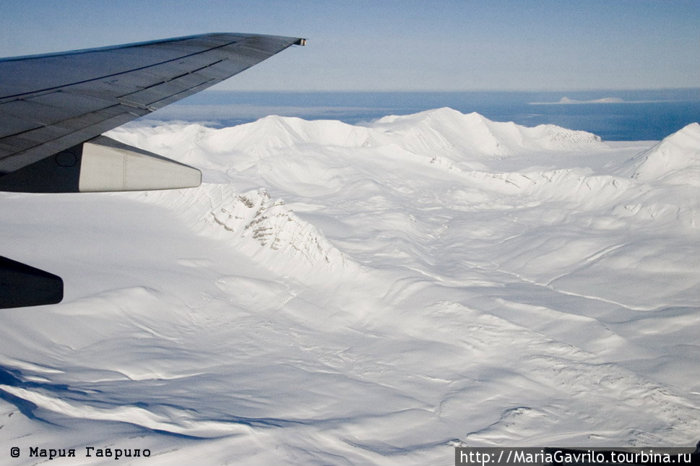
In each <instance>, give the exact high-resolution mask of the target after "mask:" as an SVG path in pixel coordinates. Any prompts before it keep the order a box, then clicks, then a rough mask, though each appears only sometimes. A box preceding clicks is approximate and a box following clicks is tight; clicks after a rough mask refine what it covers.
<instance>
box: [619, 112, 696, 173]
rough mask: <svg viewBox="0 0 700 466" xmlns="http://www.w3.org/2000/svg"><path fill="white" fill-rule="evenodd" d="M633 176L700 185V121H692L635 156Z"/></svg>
mask: <svg viewBox="0 0 700 466" xmlns="http://www.w3.org/2000/svg"><path fill="white" fill-rule="evenodd" d="M632 165H633V166H634V167H635V171H634V173H633V174H632V177H633V178H636V179H638V180H642V181H649V180H653V179H658V180H663V181H665V182H667V183H672V184H691V185H695V186H700V124H698V123H691V124H689V125H687V126H686V127H684V128H683V129H681V130H679V131H677V132H675V133H673V134H671V135H670V136H667V137H666V138H664V140H663V141H661V142H660V143H658V144H657V145H655V146H654V147H652V148H651V149H649V150H648V151H646V152H643V153H641V154H639V155H638V156H637V157H635V158H634V159H633V160H632Z"/></svg>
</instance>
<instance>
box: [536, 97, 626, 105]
mask: <svg viewBox="0 0 700 466" xmlns="http://www.w3.org/2000/svg"><path fill="white" fill-rule="evenodd" d="M623 103H625V101H624V100H623V99H621V98H619V97H603V98H602V99H593V100H577V99H570V98H568V97H562V98H561V99H559V101H558V102H531V104H533V105H574V104H623Z"/></svg>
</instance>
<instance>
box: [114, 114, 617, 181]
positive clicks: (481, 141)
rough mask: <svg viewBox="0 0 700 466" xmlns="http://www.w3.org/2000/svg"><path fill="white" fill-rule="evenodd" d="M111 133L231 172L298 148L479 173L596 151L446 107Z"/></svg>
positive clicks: (542, 128) (573, 134) (576, 136)
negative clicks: (360, 117)
mask: <svg viewBox="0 0 700 466" xmlns="http://www.w3.org/2000/svg"><path fill="white" fill-rule="evenodd" d="M111 134H112V136H113V137H115V138H117V139H119V140H122V141H124V142H126V143H129V144H134V145H137V146H139V147H143V148H147V149H148V148H150V149H153V150H157V149H161V150H162V149H163V147H166V148H167V149H168V153H169V154H170V156H173V157H175V158H177V159H178V160H181V161H183V162H186V163H193V164H204V167H206V166H207V165H211V163H212V155H213V156H214V158H215V159H216V157H217V155H218V154H221V155H224V156H228V162H229V163H230V164H233V166H235V167H238V168H240V167H243V166H250V165H251V164H253V163H255V160H256V159H259V158H260V157H264V156H265V155H267V154H269V153H270V152H274V151H278V150H284V149H289V148H291V147H299V146H305V147H314V146H324V147H329V146H330V147H340V148H345V149H366V148H375V149H376V148H381V147H384V148H394V149H395V150H397V151H405V152H408V153H410V154H414V155H419V156H421V157H424V158H425V157H427V158H428V160H432V159H434V157H435V156H439V157H440V158H442V159H449V161H450V162H451V163H454V164H457V165H460V166H462V167H464V168H481V167H482V165H481V162H483V161H484V160H482V159H483V158H484V157H486V160H488V159H489V158H492V157H503V156H509V155H516V154H522V153H532V152H537V151H539V152H541V151H572V150H573V151H582V150H586V149H593V148H601V147H603V145H602V142H601V140H600V137H598V136H596V135H594V134H591V133H588V132H585V131H573V130H569V129H566V128H562V127H559V126H554V125H539V126H536V127H534V128H529V127H525V126H521V125H517V124H515V123H513V122H506V123H502V122H494V121H491V120H489V119H487V118H485V117H484V116H482V115H480V114H478V113H470V114H463V113H460V112H459V111H457V110H453V109H450V108H440V109H434V110H427V111H424V112H420V113H416V114H413V115H405V116H387V117H384V118H381V119H379V120H377V121H374V122H372V123H369V124H367V125H366V126H356V125H349V124H346V123H342V122H340V121H333V120H316V121H307V120H302V119H300V118H294V117H281V116H275V115H272V116H267V117H264V118H261V119H260V120H257V121H255V122H252V123H247V124H243V125H239V126H234V127H230V128H222V129H212V128H205V127H202V126H201V125H196V124H192V125H182V124H173V125H165V126H161V127H157V128H138V127H136V128H133V127H127V128H122V129H117V130H114V131H112V132H111ZM204 154H206V156H205V155H204ZM222 162H223V161H222ZM198 166H199V165H198Z"/></svg>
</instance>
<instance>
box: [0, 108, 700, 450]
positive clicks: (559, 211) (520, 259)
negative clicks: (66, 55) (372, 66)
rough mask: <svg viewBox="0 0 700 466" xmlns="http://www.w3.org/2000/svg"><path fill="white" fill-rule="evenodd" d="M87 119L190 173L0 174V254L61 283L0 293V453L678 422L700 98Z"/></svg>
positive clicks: (697, 277) (514, 438) (685, 406)
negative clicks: (607, 137) (76, 187)
mask: <svg viewBox="0 0 700 466" xmlns="http://www.w3.org/2000/svg"><path fill="white" fill-rule="evenodd" d="M111 136H112V137H114V138H117V139H120V140H122V141H124V142H126V143H128V144H132V145H136V146H139V147H142V148H144V149H147V150H150V151H153V152H157V153H161V154H163V155H167V156H169V157H172V158H175V159H177V160H180V161H182V162H185V163H189V164H192V165H195V166H198V167H201V168H202V169H203V170H204V179H205V183H204V184H203V185H202V186H201V187H200V188H197V189H191V190H182V191H171V192H149V193H129V194H111V195H104V194H88V195H80V196H72V195H59V196H44V195H22V194H9V193H3V194H1V195H0V198H1V199H2V202H3V206H4V208H5V210H6V212H7V214H6V218H7V219H8V221H7V222H5V223H4V224H3V225H2V226H0V235H2V236H1V240H2V244H3V245H5V249H6V251H4V252H3V254H5V255H8V256H10V257H13V258H15V259H18V260H21V261H22V262H26V263H31V264H34V265H37V266H39V267H41V268H44V269H47V270H51V271H53V272H55V273H59V274H60V275H62V276H63V277H64V280H65V281H66V292H67V295H66V299H65V300H64V302H63V303H62V304H60V305H57V306H53V307H44V308H33V309H23V310H21V311H19V310H3V311H0V312H1V313H2V318H3V321H4V322H5V325H4V326H3V328H2V329H0V345H1V346H2V352H0V398H2V400H3V401H0V425H1V426H3V428H2V429H0V440H1V442H2V445H3V447H2V448H5V451H7V450H9V448H11V447H13V446H18V447H20V448H21V451H22V452H23V455H22V456H21V457H20V458H19V459H16V460H13V462H14V463H13V464H33V463H35V462H36V461H37V458H30V457H29V456H28V452H29V448H30V447H32V446H36V447H44V448H50V447H53V448H61V447H62V448H77V449H78V454H79V455H82V454H83V452H84V449H85V447H86V446H95V447H108V446H109V447H111V448H141V449H144V448H148V449H150V451H151V452H152V456H151V461H152V460H153V459H154V457H157V458H158V459H159V461H161V462H162V463H168V462H171V461H173V460H174V459H177V460H178V461H185V460H188V459H191V460H192V461H195V460H201V458H207V459H208V461H210V462H212V463H223V462H226V461H229V462H233V461H240V462H243V463H246V464H269V463H270V462H272V461H280V460H282V461H287V462H293V463H304V464H329V463H332V464H338V463H349V464H357V463H362V464H366V463H370V464H396V463H397V462H401V463H402V464H404V463H405V464H426V463H450V462H451V461H452V458H453V455H454V452H453V447H454V446H455V445H508V446H512V445H537V446H544V445H553V444H558V445H561V444H566V445H580V446H599V445H620V446H622V445H684V446H689V445H693V444H694V443H695V442H696V441H697V432H699V431H700V421H698V419H700V408H698V406H700V384H699V383H698V381H697V377H696V376H695V372H696V369H697V360H698V357H700V345H699V344H698V343H697V341H696V340H697V338H696V336H697V333H698V330H700V312H698V311H699V309H698V298H699V297H700V272H698V270H697V264H698V263H700V250H699V248H698V240H699V239H700V235H699V231H698V228H699V226H698V212H699V210H700V196H699V194H700V193H699V192H698V191H699V190H700V184H699V183H698V172H699V171H700V156H699V153H698V147H700V146H699V145H698V142H699V141H700V126H699V125H697V124H694V125H690V126H688V127H686V128H684V129H683V130H681V131H679V132H678V133H676V134H674V135H670V136H669V137H668V138H666V139H665V140H664V141H661V142H660V143H659V144H658V145H655V146H653V147H650V146H651V144H650V143H646V142H632V143H629V142H628V143H611V142H604V141H601V140H600V138H598V137H597V136H595V135H593V134H590V133H585V132H580V131H571V130H567V129H564V128H559V127H555V126H549V125H548V126H538V127H535V128H525V127H522V126H518V125H515V124H513V123H499V122H493V121H490V120H488V119H486V118H484V117H483V116H481V115H478V114H475V113H472V114H467V115H464V114H461V113H459V112H457V111H454V110H451V109H437V110H432V111H428V112H422V113H419V114H415V115H407V116H388V117H385V118H382V119H380V120H377V121H375V122H372V123H368V124H366V125H361V126H352V125H347V124H344V123H341V122H338V121H304V120H301V119H298V118H283V117H278V116H269V117H266V118H263V119H261V120H259V121H257V122H254V123H250V124H244V125H240V126H236V127H231V128H222V129H212V128H207V127H204V126H201V125H195V124H190V125H183V124H169V125H161V126H146V125H130V126H127V127H125V128H121V129H118V130H115V131H113V132H112V133H111ZM172 434H174V435H172ZM95 459H96V458H94V457H93V458H92V459H90V458H88V459H84V461H85V462H87V463H90V464H92V460H95ZM88 460H89V461H88ZM103 460H104V462H105V463H111V462H112V461H114V459H113V458H103ZM135 462H136V461H135Z"/></svg>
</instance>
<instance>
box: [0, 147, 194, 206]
mask: <svg viewBox="0 0 700 466" xmlns="http://www.w3.org/2000/svg"><path fill="white" fill-rule="evenodd" d="M201 182H202V173H201V172H200V171H199V170H197V169H196V168H194V167H190V166H188V165H184V164H182V163H179V162H176V161H174V160H170V159H167V158H165V157H162V156H160V155H158V154H154V153H152V152H148V151H145V150H142V149H138V148H136V147H132V146H129V145H127V144H123V143H121V142H118V141H115V140H114V139H110V138H108V137H106V136H98V137H96V138H94V139H91V140H89V141H86V142H84V143H82V144H78V145H77V146H73V147H71V148H70V149H67V150H65V151H62V152H59V153H57V154H54V155H52V156H51V157H47V158H45V159H42V160H40V161H38V162H35V163H33V164H31V165H27V166H26V167H24V168H21V169H19V170H17V171H14V172H11V173H8V174H5V175H2V176H0V191H14V192H33V193H74V192H111V191H148V190H157V189H173V188H193V187H196V186H199V185H200V184H201Z"/></svg>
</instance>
